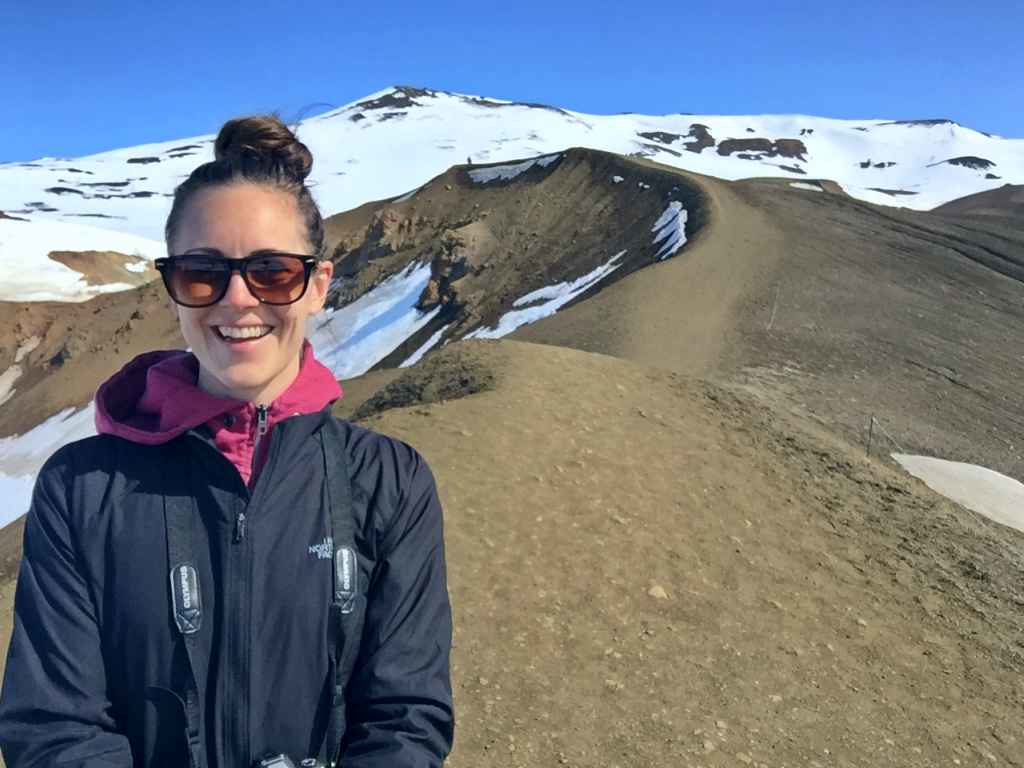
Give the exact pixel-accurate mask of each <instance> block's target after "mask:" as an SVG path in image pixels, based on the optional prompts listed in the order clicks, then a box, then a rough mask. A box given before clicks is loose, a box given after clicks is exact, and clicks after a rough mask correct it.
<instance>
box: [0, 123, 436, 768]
mask: <svg viewBox="0 0 1024 768" xmlns="http://www.w3.org/2000/svg"><path fill="white" fill-rule="evenodd" d="M311 167H312V157H311V156H310V153H309V150H308V149H307V148H306V147H305V145H304V144H302V143H301V142H300V141H298V139H297V138H296V137H295V136H294V134H293V133H292V132H291V131H290V130H289V129H288V128H287V127H286V126H284V125H283V124H282V123H281V122H280V121H279V120H278V119H277V118H274V117H252V118H243V119H239V120H232V121H230V122H228V123H227V124H226V125H225V126H224V127H223V128H222V130H221V132H220V134H219V135H218V137H217V141H216V144H215V159H214V160H213V161H212V162H209V163H206V164H204V165H201V166H199V167H198V168H196V169H195V171H193V173H192V174H191V175H190V176H189V178H188V179H187V180H186V181H185V182H184V183H183V184H181V186H179V187H178V189H177V190H176V192H175V197H174V204H173V207H172V210H171V213H170V216H169V218H168V221H167V227H166V239H167V250H168V254H169V255H168V256H167V257H165V258H161V259H158V260H157V261H156V266H157V268H158V269H159V270H160V273H161V276H162V278H163V281H164V285H165V287H166V288H167V292H168V295H169V296H170V298H171V299H172V301H173V302H174V306H175V311H176V313H177V318H178V321H179V324H180V327H181V332H182V335H183V336H184V338H185V341H186V342H187V343H188V344H189V346H190V347H191V351H190V352H183V351H179V350H172V351H156V352H149V353H147V354H144V355H141V356H139V357H137V358H136V359H135V360H133V361H131V362H130V363H128V365H126V366H125V367H124V368H123V369H122V370H121V371H120V372H118V373H117V374H115V375H114V376H113V377H111V378H110V379H109V380H108V381H106V382H105V383H104V384H103V385H102V386H101V387H100V389H99V391H98V392H97V393H96V401H95V402H96V426H97V431H98V432H99V435H97V436H95V437H91V438H87V439H86V440H80V441H77V442H74V443H70V444H68V445H67V446H65V447H64V448H63V449H61V450H60V451H58V453H57V454H55V455H54V456H53V457H52V458H51V459H50V460H49V461H48V462H47V464H46V465H45V466H44V467H43V469H42V470H41V471H40V473H39V475H38V478H37V480H36V486H35V490H34V493H33V501H32V506H31V509H30V511H29V514H28V517H27V520H26V526H25V543H24V556H23V559H22V564H21V573H20V575H19V582H18V592H17V597H16V600H15V627H14V633H13V638H12V642H11V646H10V652H9V657H8V663H7V667H6V672H5V675H6V676H5V681H4V688H3V694H2V697H0V745H2V749H3V754H4V759H5V760H6V763H7V766H8V768H21V767H22V766H42V765H55V764H67V765H81V766H92V765H96V766H98V765H100V764H102V765H104V766H124V768H129V766H135V767H139V766H145V767H146V768H155V767H156V766H175V768H181V766H189V768H202V767H203V766H239V767H240V768H245V766H249V765H263V764H266V765H277V766H282V767H284V766H287V765H289V762H287V761H288V760H290V761H291V762H292V763H293V764H296V765H297V764H298V763H299V761H300V760H303V759H313V760H318V761H319V762H317V765H335V764H337V761H339V760H341V761H342V762H343V763H344V765H345V766H347V767H348V768H370V767H371V766H380V767H381V768H383V766H388V768H402V767H403V766H409V767H410V768H411V767H412V766H417V767H420V766H440V765H441V763H442V762H443V760H444V758H445V756H446V755H447V753H448V751H449V749H450V748H451V743H452V737H453V714H452V699H451V683H450V677H449V661H448V658H449V649H450V647H451V609H450V606H449V601H448V592H447V583H446V575H445V559H444V537H443V523H442V512H441V506H440V502H439V501H438V494H437V489H436V486H435V484H434V480H433V475H432V474H431V472H430V469H429V467H428V466H427V464H426V462H425V461H424V460H423V458H422V457H421V456H420V455H419V454H418V453H417V452H416V451H415V450H414V449H413V448H411V447H410V446H408V445H406V444H405V443H402V442H400V441H398V440H394V439H392V438H388V437H385V436H383V435H379V434H376V433H373V432H371V431H369V430H366V429H363V428H360V427H357V426H355V425H352V424H350V423H348V422H346V421H342V420H340V419H338V418H336V417H334V416H333V415H332V413H331V404H332V403H333V402H334V401H335V400H337V399H338V398H339V397H341V394H342V392H341V388H340V387H339V385H338V383H337V381H336V380H335V379H334V376H333V375H332V374H331V372H330V370H328V369H327V368H326V367H325V366H323V365H322V364H321V363H320V362H319V361H318V360H317V359H316V357H315V355H314V352H313V348H312V346H311V345H310V343H309V342H308V340H307V339H306V338H305V329H306V321H307V319H308V318H309V317H310V316H311V315H312V314H314V313H316V312H319V311H320V310H321V309H322V308H323V306H324V301H325V299H326V295H327V288H328V286H329V284H330V281H331V275H332V271H333V265H332V264H331V262H330V261H328V260H326V259H325V258H324V244H323V239H324V235H323V221H322V219H321V216H320V212H319V210H318V209H317V206H316V203H315V202H314V200H313V198H312V196H311V194H310V192H309V189H308V188H307V187H306V185H305V178H306V177H307V176H308V174H309V171H310V169H311ZM161 522H162V523H163V525H162V526H161V525H160V524H159V523H161ZM168 577H170V578H168ZM204 614H206V615H205V617H204ZM204 619H205V620H204ZM175 628H176V630H175ZM275 756H277V757H276V758H275ZM275 759H276V760H277V762H266V763H264V762H262V761H264V760H269V761H272V760H275Z"/></svg>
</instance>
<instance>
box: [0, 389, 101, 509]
mask: <svg viewBox="0 0 1024 768" xmlns="http://www.w3.org/2000/svg"><path fill="white" fill-rule="evenodd" d="M94 417H95V410H94V408H93V406H92V404H91V403H90V404H89V406H88V407H86V408H82V409H80V410H78V411H77V412H76V411H75V409H74V408H66V409H64V410H63V411H61V412H60V413H58V414H55V415H54V416H51V417H50V418H48V419H47V420H46V421H44V422H43V423H42V424H39V425H38V426H36V427H34V428H33V429H31V430H29V431H28V432H26V433H25V434H23V435H16V436H14V437H5V438H0V498H2V499H3V500H4V504H3V506H2V508H0V526H5V525H8V524H9V523H11V522H13V521H14V520H16V519H18V518H19V517H21V516H22V515H24V514H25V513H26V512H28V508H29V505H30V504H31V502H32V488H33V486H34V485H35V476H36V474H37V473H38V472H39V470H40V468H41V467H42V466H43V464H44V463H45V462H46V460H47V459H48V458H49V457H50V456H51V455H52V454H53V453H54V452H55V451H56V450H57V449H58V448H60V447H61V446H63V445H65V444H67V443H70V442H71V441H73V440H80V439H82V438H84V437H88V436H90V435H93V434H95V429H94V427H93V421H94Z"/></svg>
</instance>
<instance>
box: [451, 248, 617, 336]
mask: <svg viewBox="0 0 1024 768" xmlns="http://www.w3.org/2000/svg"><path fill="white" fill-rule="evenodd" d="M625 254H626V251H619V253H617V254H615V255H614V256H612V257H611V258H610V259H609V260H608V261H607V262H605V263H604V264H602V265H601V266H599V267H597V268H596V269H593V270H591V271H590V272H588V273H587V274H585V275H583V276H582V277H578V278H576V279H575V280H572V281H570V282H565V283H558V284H556V285H549V286H545V287H544V288H538V289H537V290H535V291H531V292H530V293H528V294H526V295H525V296H520V297H519V298H518V299H516V300H515V301H514V302H512V306H514V307H521V306H524V305H526V304H534V303H535V302H543V303H540V304H535V306H532V307H527V308H526V309H519V310H513V311H512V312H507V313H505V314H504V315H502V317H501V318H500V319H499V320H498V324H497V325H496V326H495V327H494V328H486V327H480V328H477V329H476V330H475V331H473V332H472V333H469V334H466V336H465V338H467V339H499V338H501V337H502V336H507V335H508V334H510V333H512V331H514V330H515V329H516V328H518V327H520V326H521V325H527V324H529V323H534V322H536V321H537V320H540V319H541V318H543V317H548V316H549V315H553V314H555V312H557V311H558V309H559V308H560V307H562V306H564V305H565V304H568V303H569V302H570V301H572V300H573V299H575V298H576V297H577V296H579V295H580V294H581V293H583V292H584V291H586V290H587V289H589V288H591V287H592V286H594V285H596V284H597V283H599V282H600V281H601V280H603V279H604V278H605V277H606V276H607V275H609V274H611V273H612V272H614V271H615V270H616V269H618V268H619V267H621V266H622V264H619V263H617V262H618V261H619V259H621V258H622V257H623V256H624V255H625Z"/></svg>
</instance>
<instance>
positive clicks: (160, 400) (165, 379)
mask: <svg viewBox="0 0 1024 768" xmlns="http://www.w3.org/2000/svg"><path fill="white" fill-rule="evenodd" d="M198 376H199V360H198V359H197V358H196V357H195V355H193V354H192V353H191V352H182V351H180V350H161V351H156V352H146V353H144V354H141V355H139V356H138V357H136V358H135V359H133V360H131V361H130V362H129V363H127V364H126V365H125V366H124V367H123V368H122V369H121V370H120V371H118V372H117V373H115V374H114V375H113V376H111V377H110V378H109V379H107V380H106V381H105V382H103V384H101V385H100V388H99V389H98V390H97V391H96V431H97V432H99V433H100V434H108V435H117V436H119V437H123V438H125V439H126V440H131V441H132V442H135V443H142V444H144V445H157V444H159V443H166V442H167V441H168V440H171V439H172V438H175V437H177V436H178V435H180V434H182V433H183V432H186V431H187V430H189V429H192V428H193V427H197V426H199V425H200V424H207V425H208V426H209V428H210V431H211V432H212V433H213V442H214V444H215V445H216V446H217V447H218V448H219V449H220V451H221V452H222V453H223V454H224V455H225V456H226V457H227V458H228V459H230V461H231V463H232V464H234V465H235V467H236V468H237V469H238V473H239V474H240V475H241V476H242V480H243V481H244V482H245V483H246V485H248V486H249V487H250V488H251V487H252V485H253V484H254V482H255V478H256V476H257V475H258V474H259V470H260V469H262V467H263V464H264V463H265V462H266V459H267V445H268V443H269V440H268V438H269V436H270V433H271V431H272V430H273V428H274V425H275V424H276V423H277V422H279V421H281V420H282V419H286V418H288V417H289V416H297V415H299V414H301V413H315V412H316V411H319V410H322V409H323V408H324V407H325V406H327V405H328V404H329V403H332V402H334V401H335V400H337V399H338V398H340V397H341V396H342V394H343V393H342V390H341V386H340V385H339V384H338V382H337V380H336V379H335V378H334V374H333V373H331V371H330V370H329V369H328V368H327V367H326V366H324V365H323V364H322V363H320V362H319V361H318V360H317V359H316V358H315V357H314V355H313V347H312V345H311V344H310V343H309V341H305V342H304V344H303V347H302V362H301V364H300V367H299V374H298V376H296V377H295V380H294V381H293V382H292V383H291V384H290V385H288V388H287V389H285V391H284V392H282V393H281V394H280V395H278V397H277V399H276V400H274V402H273V403H271V405H270V408H269V410H268V412H267V432H266V434H265V435H264V436H263V438H261V439H260V440H259V441H257V439H256V428H257V423H256V422H257V411H256V406H255V405H254V404H253V403H249V402H246V401H244V400H235V399H232V398H224V397H217V396H215V395H211V394H209V393H207V392H205V391H203V390H201V389H200V388H199V387H198V386H197V384H196V382H197V380H198ZM257 442H258V444H259V455H258V456H256V457H255V460H254V457H253V452H254V450H255V448H256V445H257Z"/></svg>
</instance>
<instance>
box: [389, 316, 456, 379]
mask: <svg viewBox="0 0 1024 768" xmlns="http://www.w3.org/2000/svg"><path fill="white" fill-rule="evenodd" d="M446 330H448V326H447V325H446V326H444V327H442V328H441V329H440V330H438V331H436V332H435V333H434V334H433V335H432V336H431V337H430V338H429V339H427V340H426V341H425V342H424V343H423V346H421V347H420V348H419V349H417V350H416V351H415V352H413V353H412V354H411V355H409V357H407V358H406V359H405V361H404V362H403V363H402V364H401V365H399V366H398V367H399V368H408V367H409V366H410V365H416V363H418V362H419V361H420V359H421V358H422V357H423V356H424V355H425V354H427V352H429V351H430V350H431V349H432V348H433V347H434V345H435V344H437V342H439V341H440V340H441V337H442V336H443V335H444V332H445V331H446Z"/></svg>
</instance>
